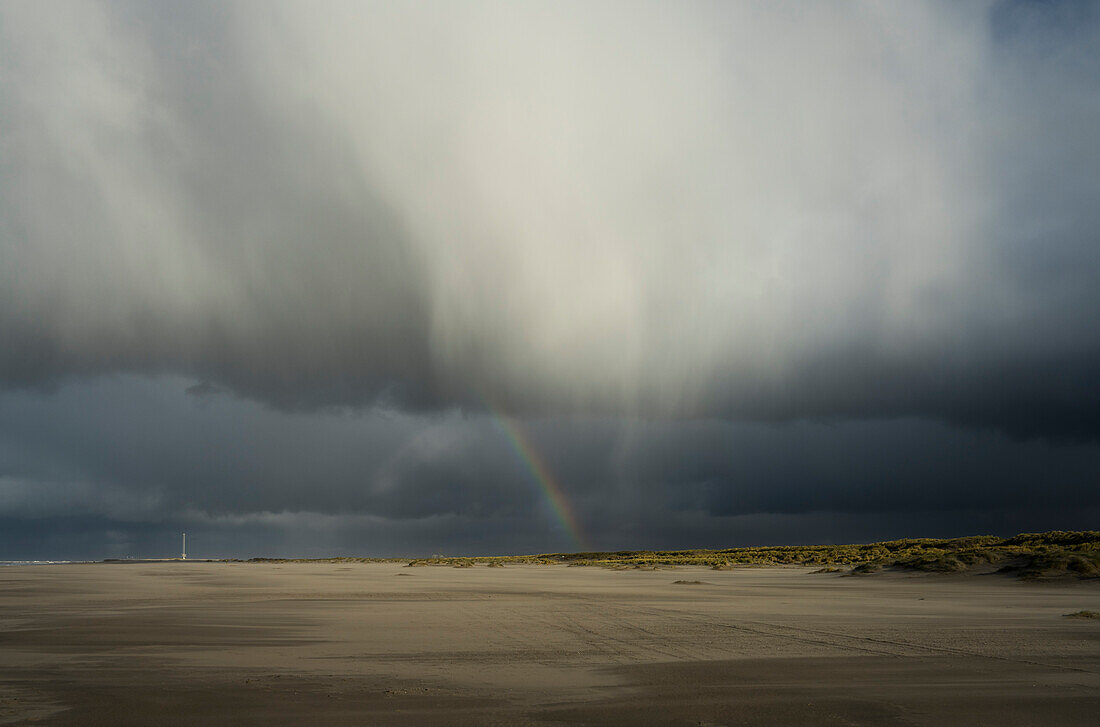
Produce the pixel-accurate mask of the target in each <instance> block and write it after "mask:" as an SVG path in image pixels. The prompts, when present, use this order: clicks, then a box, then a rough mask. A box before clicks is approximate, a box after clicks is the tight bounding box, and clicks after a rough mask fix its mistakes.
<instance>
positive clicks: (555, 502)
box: [487, 405, 590, 551]
mask: <svg viewBox="0 0 1100 727" xmlns="http://www.w3.org/2000/svg"><path fill="white" fill-rule="evenodd" d="M487 408H488V410H489V415H490V416H489V418H490V420H491V421H492V422H493V424H494V425H495V426H496V428H497V429H498V430H500V433H501V434H503V435H504V438H505V439H506V440H507V441H508V443H509V444H510V445H511V446H512V449H513V450H514V451H515V453H516V456H517V457H518V458H519V460H520V462H521V463H522V464H523V465H524V466H525V467H526V468H527V470H528V471H529V472H530V473H531V478H532V479H534V481H535V483H536V484H538V486H539V487H540V488H541V489H542V491H543V494H545V495H546V501H547V502H549V503H550V508H551V509H552V510H553V511H554V515H555V516H556V517H557V518H558V520H559V521H561V524H562V526H563V527H564V528H565V531H566V532H567V533H568V534H569V537H570V539H571V540H572V541H573V546H574V548H575V549H576V550H577V551H587V550H590V548H589V547H588V544H587V539H586V538H585V537H584V535H583V533H582V531H581V527H580V523H579V522H577V516H576V514H575V513H574V512H573V506H572V505H570V504H569V498H567V497H566V496H565V492H564V491H563V490H562V488H561V485H560V484H558V481H557V480H556V479H555V478H554V474H553V472H551V471H550V468H549V467H548V466H547V465H546V462H545V461H544V460H543V458H542V456H541V455H540V454H539V452H538V450H537V449H535V446H534V445H533V444H532V443H531V439H530V438H529V437H528V436H527V434H526V433H525V432H524V431H523V427H522V425H520V423H519V422H517V421H515V420H514V419H511V418H509V417H508V416H506V415H505V414H503V413H502V412H500V411H499V410H497V409H496V408H495V407H493V406H492V405H488V407H487Z"/></svg>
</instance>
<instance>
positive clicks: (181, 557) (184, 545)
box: [180, 533, 187, 560]
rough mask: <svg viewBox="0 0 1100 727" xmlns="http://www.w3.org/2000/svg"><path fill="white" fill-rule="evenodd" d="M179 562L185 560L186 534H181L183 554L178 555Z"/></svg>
mask: <svg viewBox="0 0 1100 727" xmlns="http://www.w3.org/2000/svg"><path fill="white" fill-rule="evenodd" d="M180 559H181V560H187V533H184V534H183V553H182V554H181V555H180Z"/></svg>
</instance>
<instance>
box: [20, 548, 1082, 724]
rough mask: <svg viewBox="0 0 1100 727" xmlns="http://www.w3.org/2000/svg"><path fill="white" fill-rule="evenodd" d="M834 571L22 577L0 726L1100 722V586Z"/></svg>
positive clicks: (132, 568) (170, 572)
mask: <svg viewBox="0 0 1100 727" xmlns="http://www.w3.org/2000/svg"><path fill="white" fill-rule="evenodd" d="M812 570H813V569H810V568H743V569H736V570H730V571H711V570H706V569H701V568H685V567H681V568H677V569H671V570H661V571H613V570H606V569H601V568H582V567H572V568H571V567H565V566H535V565H516V566H507V567H504V568H486V567H483V566H479V567H474V568H447V567H421V568H406V567H403V566H402V565H400V564H328V563H325V564H319V563H274V564H271V563H262V564H257V563H152V564H150V563H142V564H137V563H134V564H126V563H119V564H88V565H51V566H12V567H5V568H2V569H0V725H2V724H48V725H149V724H158V725H195V724H203V725H253V724H254V725H311V727H316V726H317V725H444V724H456V725H493V724H496V725H511V724H520V725H570V724H585V725H641V724H668V725H740V724H752V725H772V724H774V725H890V724H898V725H983V724H988V725H1034V724H1058V725H1092V724H1095V723H1096V715H1097V714H1100V621H1096V620H1087V619H1069V618H1065V617H1064V614H1067V613H1071V612H1075V611H1080V610H1086V609H1087V610H1094V611H1100V583H1097V582H1095V581H1091V582H1073V583H1057V584H1053V583H1039V584H1036V583H1023V582H1019V581H1015V580H1012V579H1009V578H1005V577H1003V576H995V575H990V576H929V575H916V576H901V575H895V574H885V575H878V576H872V577H863V578H859V577H840V576H837V575H835V574H817V573H812V572H811V571H812ZM676 581H686V582H681V583H677V582H676ZM695 581H702V582H701V583H699V582H695Z"/></svg>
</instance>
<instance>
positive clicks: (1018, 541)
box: [252, 530, 1100, 580]
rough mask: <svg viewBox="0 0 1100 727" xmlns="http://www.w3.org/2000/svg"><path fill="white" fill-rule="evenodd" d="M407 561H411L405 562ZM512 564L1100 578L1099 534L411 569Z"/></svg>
mask: <svg viewBox="0 0 1100 727" xmlns="http://www.w3.org/2000/svg"><path fill="white" fill-rule="evenodd" d="M396 560H397V559H392V558H319V559H287V560H282V559H272V558H253V559H252V561H254V562H297V561H301V562H326V563H375V562H395V561H396ZM400 562H406V561H405V560H404V559H402V560H401V561H400ZM506 564H527V565H555V564H565V565H573V566H597V567H604V568H611V569H614V570H657V569H665V568H673V567H675V566H703V567H709V568H711V569H713V570H728V569H732V568H744V567H751V566H774V565H798V566H817V567H818V570H817V571H815V572H817V573H840V574H851V575H871V574H874V573H877V572H880V571H882V570H887V569H888V570H895V571H897V570H901V571H910V572H927V573H959V572H965V571H972V570H976V569H981V570H983V571H999V572H1002V573H1006V574H1011V575H1015V576H1018V577H1020V578H1024V579H1029V580H1046V579H1052V578H1098V577H1100V531H1097V530H1084V531H1063V530H1054V531H1050V532H1046V533H1022V534H1020V535H1016V536H1015V537H1012V538H1000V537H997V536H994V535H975V536H969V537H964V538H907V539H903V540H889V541H885V542H880V543H854V544H848V545H778V546H761V547H749V548H725V549H720V550H704V549H698V550H620V551H615V552H587V553H544V554H541V555H494V556H472V557H471V556H463V557H458V556H456V557H451V556H435V557H432V558H417V559H414V560H411V561H407V565H408V566H410V567H418V566H451V567H456V566H457V567H460V568H466V567H473V566H479V565H483V566H489V567H494V568H497V567H501V566H504V565H506Z"/></svg>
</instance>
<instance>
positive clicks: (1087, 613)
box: [1066, 611, 1100, 618]
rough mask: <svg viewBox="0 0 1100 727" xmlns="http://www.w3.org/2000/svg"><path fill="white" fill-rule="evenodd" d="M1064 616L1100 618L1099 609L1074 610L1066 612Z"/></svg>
mask: <svg viewBox="0 0 1100 727" xmlns="http://www.w3.org/2000/svg"><path fill="white" fill-rule="evenodd" d="M1066 618H1100V611H1074V612H1073V613H1067V614H1066Z"/></svg>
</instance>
